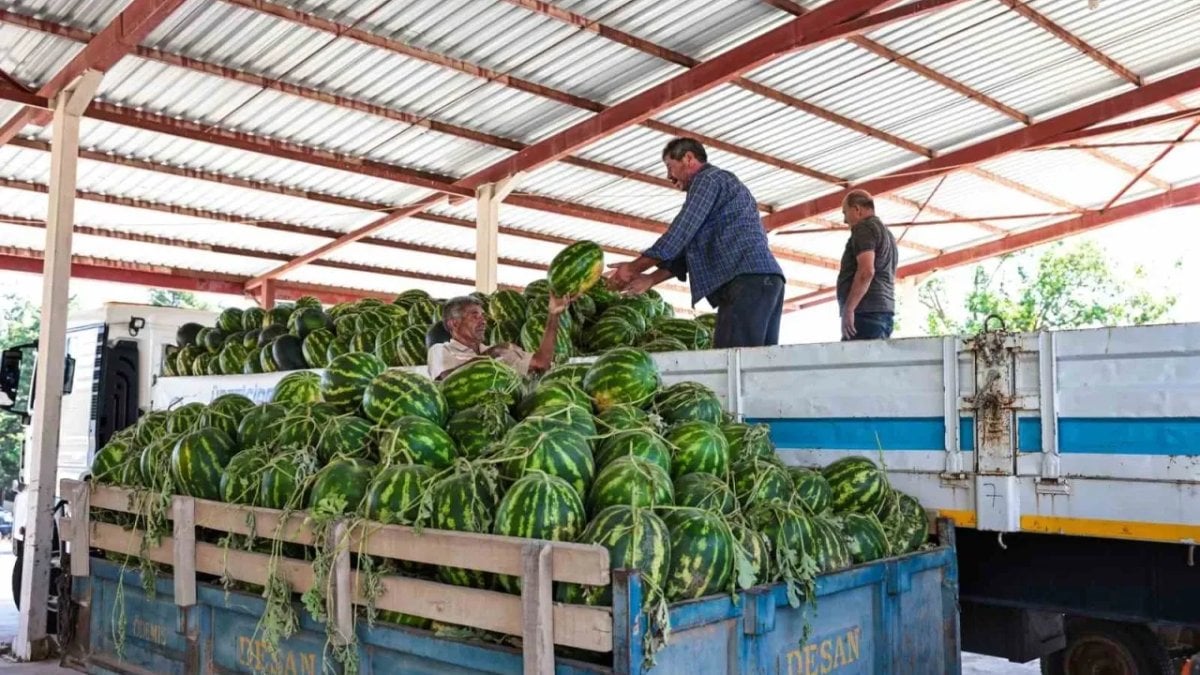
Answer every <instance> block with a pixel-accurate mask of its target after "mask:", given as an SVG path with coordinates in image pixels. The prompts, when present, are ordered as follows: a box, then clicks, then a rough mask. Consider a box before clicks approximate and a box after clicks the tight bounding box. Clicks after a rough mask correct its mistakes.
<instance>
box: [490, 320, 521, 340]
mask: <svg viewBox="0 0 1200 675" xmlns="http://www.w3.org/2000/svg"><path fill="white" fill-rule="evenodd" d="M523 328H525V320H524V319H522V320H521V321H516V322H513V321H497V322H495V323H489V324H488V327H487V333H486V338H487V342H488V344H492V345H502V344H512V345H516V346H520V344H521V330H522V329H523Z"/></svg>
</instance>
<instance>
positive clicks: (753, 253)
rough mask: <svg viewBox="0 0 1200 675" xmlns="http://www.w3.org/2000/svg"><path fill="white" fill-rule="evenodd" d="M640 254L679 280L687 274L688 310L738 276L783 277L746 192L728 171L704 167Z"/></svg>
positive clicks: (752, 201) (753, 202)
mask: <svg viewBox="0 0 1200 675" xmlns="http://www.w3.org/2000/svg"><path fill="white" fill-rule="evenodd" d="M642 255H645V256H646V257H648V258H654V259H655V260H659V261H662V262H661V264H660V265H659V267H661V268H663V269H667V270H670V271H671V272H673V273H674V274H675V276H677V277H678V278H679V279H680V280H681V281H686V280H687V278H688V273H689V272H691V275H692V279H691V286H692V306H695V304H696V303H697V302H699V301H700V298H705V297H707V298H708V301H709V304H711V305H713V306H714V307H715V306H716V302H714V298H713V294H714V293H715V292H716V291H717V290H718V289H719V288H721V287H722V286H724V285H725V284H727V283H729V282H730V281H732V280H733V278H734V277H736V276H738V275H739V274H778V275H779V276H781V277H782V276H783V269H782V268H780V267H779V263H778V262H776V260H775V256H774V255H773V254H772V253H771V249H770V248H769V247H768V245H767V232H766V230H765V229H763V224H762V221H761V220H760V219H759V217H758V207H757V204H755V201H754V196H753V195H751V194H750V190H748V189H746V186H745V185H742V182H741V181H739V180H738V179H737V176H734V175H733V174H732V173H730V172H728V171H725V170H723V169H718V168H717V167H715V166H713V165H711V164H707V165H705V166H704V168H702V169H700V171H699V172H697V173H696V175H695V176H693V177H692V181H691V183H689V184H688V188H687V199H686V200H684V202H683V208H682V209H680V211H679V215H677V216H675V220H674V221H672V222H671V227H670V228H668V229H667V231H666V232H664V233H663V236H661V237H659V239H658V241H656V242H654V245H653V246H651V247H650V248H648V249H646V250H645V251H644V252H643V253H642Z"/></svg>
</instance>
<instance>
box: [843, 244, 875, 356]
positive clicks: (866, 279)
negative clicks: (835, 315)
mask: <svg viewBox="0 0 1200 675" xmlns="http://www.w3.org/2000/svg"><path fill="white" fill-rule="evenodd" d="M854 259H855V260H856V261H857V262H858V269H857V270H855V272H854V280H853V281H851V282H850V292H849V293H848V294H847V295H846V304H845V305H844V306H843V307H842V335H843V336H845V337H854V333H855V329H854V311H855V310H857V309H858V303H860V302H862V299H863V297H864V296H866V294H867V289H869V288H871V280H872V279H874V278H875V251H874V249H872V250H870V251H863V252H861V253H859V254H858V255H856V256H855V257H854Z"/></svg>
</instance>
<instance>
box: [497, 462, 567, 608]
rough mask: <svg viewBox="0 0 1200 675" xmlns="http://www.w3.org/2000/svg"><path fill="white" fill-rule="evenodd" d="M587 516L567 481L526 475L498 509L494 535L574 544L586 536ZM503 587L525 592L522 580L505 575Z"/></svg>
mask: <svg viewBox="0 0 1200 675" xmlns="http://www.w3.org/2000/svg"><path fill="white" fill-rule="evenodd" d="M586 524H587V515H586V514H585V513H584V510H583V501H582V500H580V498H579V493H578V492H576V491H575V489H574V488H572V487H571V485H570V483H567V482H566V481H565V480H563V479H561V478H558V477H555V476H551V475H548V474H545V473H541V472H540V471H535V472H531V473H528V474H526V475H525V476H523V477H522V478H521V479H520V480H518V481H517V482H516V483H513V485H512V487H511V488H509V489H508V493H507V494H505V495H504V499H502V500H500V506H499V507H498V508H497V509H496V523H495V529H494V532H495V533H496V534H500V535H505V536H509V537H524V538H526V539H540V540H544V541H574V540H575V539H576V538H578V537H579V535H580V534H582V533H583V529H584V526H585V525H586ZM499 581H500V587H501V588H503V589H504V590H506V591H509V592H510V593H519V592H520V591H521V579H520V577H513V576H508V575H501V576H500V578H499Z"/></svg>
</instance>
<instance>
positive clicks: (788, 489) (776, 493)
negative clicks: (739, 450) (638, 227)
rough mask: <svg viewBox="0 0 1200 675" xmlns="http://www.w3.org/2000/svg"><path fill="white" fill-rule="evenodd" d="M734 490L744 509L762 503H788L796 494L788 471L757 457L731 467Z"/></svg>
mask: <svg viewBox="0 0 1200 675" xmlns="http://www.w3.org/2000/svg"><path fill="white" fill-rule="evenodd" d="M731 473H732V474H733V490H734V494H736V495H737V499H738V503H739V504H741V505H742V508H753V507H754V506H755V505H756V504H760V503H762V502H780V503H784V502H788V501H790V500H791V498H792V494H793V493H794V492H795V487H794V486H793V485H792V477H791V475H790V474H788V471H787V469H785V468H783V467H782V466H779V465H778V464H775V463H774V462H769V461H766V460H763V459H759V458H757V457H752V458H750V459H748V460H745V461H742V462H735V463H734V464H733V465H732V467H731Z"/></svg>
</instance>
